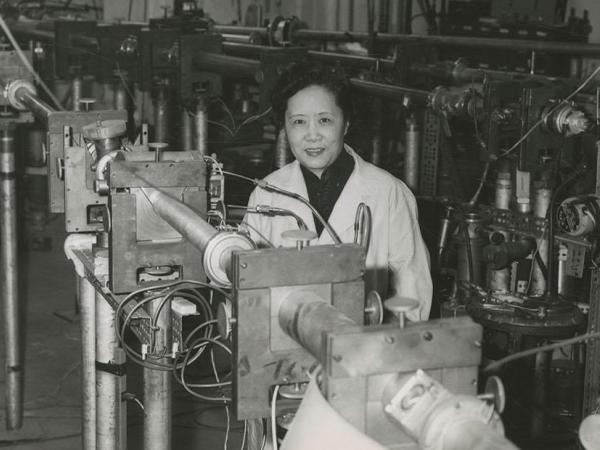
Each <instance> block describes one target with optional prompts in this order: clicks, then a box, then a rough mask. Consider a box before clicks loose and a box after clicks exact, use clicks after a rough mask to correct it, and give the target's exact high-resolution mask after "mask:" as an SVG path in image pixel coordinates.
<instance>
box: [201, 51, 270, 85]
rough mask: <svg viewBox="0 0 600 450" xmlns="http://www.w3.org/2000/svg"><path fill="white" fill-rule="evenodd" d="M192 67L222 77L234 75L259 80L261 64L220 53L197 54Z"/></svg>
mask: <svg viewBox="0 0 600 450" xmlns="http://www.w3.org/2000/svg"><path fill="white" fill-rule="evenodd" d="M193 65H194V67H195V68H196V69H198V70H203V71H210V72H216V73H219V74H223V75H231V74H235V75H236V76H242V77H247V78H252V79H255V80H259V78H258V77H260V73H261V70H260V68H261V62H260V61H256V60H254V59H248V58H238V57H235V56H228V55H223V54H220V53H210V52H199V53H197V54H196V55H195V56H194V61H193Z"/></svg>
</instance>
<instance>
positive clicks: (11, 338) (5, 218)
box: [0, 124, 23, 430]
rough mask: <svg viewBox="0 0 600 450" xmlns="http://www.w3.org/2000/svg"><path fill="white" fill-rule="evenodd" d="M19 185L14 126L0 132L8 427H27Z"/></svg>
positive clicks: (0, 255) (0, 243) (0, 227)
mask: <svg viewBox="0 0 600 450" xmlns="http://www.w3.org/2000/svg"><path fill="white" fill-rule="evenodd" d="M16 213H17V185H16V173H15V133H14V126H13V124H5V125H2V129H1V130H0V261H1V267H0V287H1V289H2V302H3V305H2V306H3V308H2V309H3V316H4V342H5V352H6V362H5V377H6V378H5V380H6V386H5V397H6V427H7V428H8V429H9V430H14V429H18V428H21V426H22V424H23V387H22V381H23V372H22V371H23V369H22V365H21V363H22V361H21V350H20V342H19V302H18V300H19V299H18V249H17V240H18V237H17V214H16Z"/></svg>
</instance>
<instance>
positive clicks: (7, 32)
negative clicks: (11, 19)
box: [0, 14, 65, 111]
mask: <svg viewBox="0 0 600 450" xmlns="http://www.w3.org/2000/svg"><path fill="white" fill-rule="evenodd" d="M0 28H2V31H4V34H5V35H6V37H7V38H8V40H9V41H10V43H11V45H12V46H13V48H14V49H15V52H16V53H17V55H18V56H19V58H20V59H21V62H22V63H23V65H24V66H25V68H26V69H27V70H28V71H29V73H30V74H31V75H32V76H33V78H34V79H35V81H37V83H38V84H39V85H40V86H41V87H42V89H43V90H44V92H45V93H46V94H47V95H48V97H50V99H51V100H52V102H53V103H54V105H55V106H56V108H57V109H58V110H59V111H64V110H65V108H63V106H62V105H61V104H60V101H59V100H58V98H56V96H55V95H54V93H53V92H52V91H51V90H50V88H49V87H48V86H47V85H46V83H44V80H42V78H41V77H40V76H39V75H38V73H37V72H36V71H35V69H34V68H33V66H32V65H31V63H30V62H29V60H28V59H27V57H26V56H25V54H24V53H23V50H21V47H20V46H19V43H18V42H17V40H16V39H15V37H14V35H13V34H12V32H11V31H10V28H8V25H7V24H6V22H5V21H4V17H2V14H0Z"/></svg>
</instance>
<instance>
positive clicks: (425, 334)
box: [423, 331, 433, 341]
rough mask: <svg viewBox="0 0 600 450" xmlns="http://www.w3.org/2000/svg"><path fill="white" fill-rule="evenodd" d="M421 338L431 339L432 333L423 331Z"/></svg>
mask: <svg viewBox="0 0 600 450" xmlns="http://www.w3.org/2000/svg"><path fill="white" fill-rule="evenodd" d="M423 339H425V340H426V341H431V340H432V339H433V334H431V332H429V331H426V332H425V333H423Z"/></svg>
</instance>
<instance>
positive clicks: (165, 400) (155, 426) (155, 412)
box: [144, 299, 173, 450]
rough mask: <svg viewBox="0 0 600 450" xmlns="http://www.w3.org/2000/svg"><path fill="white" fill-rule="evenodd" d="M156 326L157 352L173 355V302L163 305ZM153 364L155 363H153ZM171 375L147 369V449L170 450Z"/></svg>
mask: <svg viewBox="0 0 600 450" xmlns="http://www.w3.org/2000/svg"><path fill="white" fill-rule="evenodd" d="M162 301H163V299H157V300H153V301H151V302H149V304H148V309H147V310H148V313H149V314H150V315H151V316H152V315H154V314H155V312H156V310H157V308H158V307H159V305H160V303H162ZM156 325H157V326H158V327H159V331H158V332H157V333H156V334H155V340H154V345H155V347H154V350H153V351H154V352H159V353H160V352H162V351H166V352H167V353H169V354H170V353H171V301H170V300H169V301H167V303H165V305H164V306H163V308H162V310H161V312H160V314H159V315H158V320H157V322H156ZM153 361H154V360H153ZM156 362H157V363H161V364H172V360H171V358H169V357H166V358H160V359H158V360H156ZM171 380H172V375H171V373H170V372H167V371H164V370H154V369H150V368H147V367H144V449H146V450H170V449H171V412H172V409H173V408H172V406H173V405H172V400H171V399H172V396H171V393H172V383H171Z"/></svg>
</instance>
